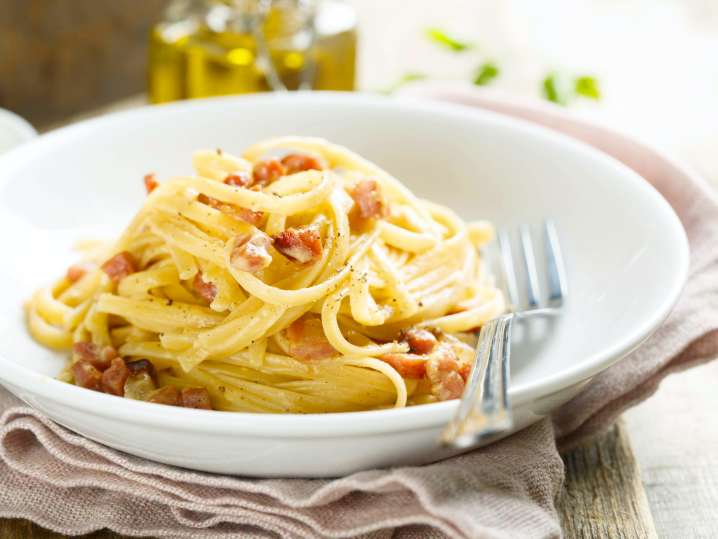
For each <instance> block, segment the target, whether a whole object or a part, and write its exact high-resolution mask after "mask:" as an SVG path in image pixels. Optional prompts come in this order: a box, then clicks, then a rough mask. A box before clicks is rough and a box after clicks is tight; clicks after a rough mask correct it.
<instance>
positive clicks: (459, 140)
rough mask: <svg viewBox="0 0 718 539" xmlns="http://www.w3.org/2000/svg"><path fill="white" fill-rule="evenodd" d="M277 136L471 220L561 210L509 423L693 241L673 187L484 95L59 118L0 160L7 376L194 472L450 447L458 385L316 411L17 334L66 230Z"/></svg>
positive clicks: (566, 390) (661, 300)
mask: <svg viewBox="0 0 718 539" xmlns="http://www.w3.org/2000/svg"><path fill="white" fill-rule="evenodd" d="M286 134H302V135H315V136H321V137H326V138H328V139H330V140H332V141H335V142H338V143H341V144H344V145H346V146H348V147H349V148H352V149H354V150H356V151H357V152H359V153H360V154H362V155H364V156H366V157H368V158H370V159H372V160H374V161H376V162H377V163H378V164H380V165H382V166H384V167H385V168H386V169H387V170H389V171H390V172H392V173H394V174H395V175H396V176H397V177H399V178H400V179H402V180H403V181H404V182H405V183H407V184H408V185H409V186H410V187H411V188H412V189H414V190H415V191H416V192H417V193H419V194H420V195H422V196H424V197H428V198H431V199H434V200H437V201H439V202H441V203H444V204H447V205H448V206H451V207H453V208H455V209H456V210H458V211H459V212H460V213H461V214H463V216H464V217H467V218H488V219H491V220H492V221H494V222H495V223H496V224H497V225H500V226H511V225H515V224H516V223H519V222H528V223H536V224H538V223H540V221H541V219H543V218H544V217H546V216H550V217H552V218H553V219H554V220H555V222H556V225H557V227H558V230H559V234H560V236H561V239H562V243H563V247H564V250H565V253H566V258H567V271H568V277H569V286H570V297H569V301H568V305H567V306H566V312H565V315H564V316H563V317H561V318H560V319H559V320H558V322H557V323H556V325H555V328H554V330H553V331H552V332H551V334H550V335H549V336H547V337H546V338H545V339H543V340H542V341H541V342H534V343H533V344H529V345H524V346H520V347H516V350H515V353H514V356H513V364H512V380H511V387H510V396H511V400H512V404H513V408H514V414H515V419H516V429H519V428H522V427H525V426H527V425H529V424H530V423H532V422H534V421H536V420H538V419H539V418H541V417H544V416H545V415H546V414H548V413H549V412H550V411H551V410H553V409H554V408H556V407H557V406H559V405H560V404H562V403H564V402H566V401H567V400H568V399H570V398H571V397H572V396H574V395H575V394H576V393H577V392H578V391H579V390H580V388H581V387H583V385H584V384H586V383H590V380H591V377H592V376H594V375H595V374H597V373H598V372H600V371H602V370H604V369H605V368H607V367H608V366H609V365H611V364H612V363H613V362H615V361H618V360H619V359H620V358H622V357H623V356H625V355H626V354H627V353H628V352H630V351H631V350H633V349H634V348H635V347H636V346H638V345H639V344H640V343H641V342H642V341H643V340H644V339H645V338H646V337H648V335H650V334H651V332H652V331H654V330H655V329H656V328H657V327H658V326H659V325H660V323H661V322H662V321H663V320H664V319H665V318H666V316H667V315H668V313H669V311H670V309H671V307H672V306H673V304H674V303H675V301H676V299H677V297H678V295H679V293H680V291H681V289H682V287H683V284H684V281H685V278H686V273H687V268H688V247H687V241H686V237H685V233H684V231H683V228H682V227H681V224H680V222H679V220H678V218H677V217H676V215H675V214H674V212H673V211H672V209H671V208H670V206H669V205H668V204H667V203H666V201H665V200H664V199H663V198H661V196H660V195H659V194H658V193H657V192H656V191H655V190H654V189H653V188H652V187H651V186H650V185H649V184H648V183H646V182H645V181H644V180H643V179H642V178H641V177H639V176H638V175H637V174H635V173H634V172H632V171H631V170H629V169H628V168H626V167H625V166H623V165H621V164H620V163H618V162H617V161H615V160H613V159H612V158H609V157H608V156H606V155H604V154H602V153H600V152H598V151H595V150H593V149H591V148H589V147H588V146H586V145H584V144H581V143H578V142H575V141H573V140H570V139H568V138H566V137H563V136H560V135H558V134H556V133H554V132H551V131H548V130H546V129H542V128H539V127H536V126H533V125H530V124H528V123H524V122H521V121H518V120H513V119H510V118H507V117H503V116H500V115H497V114H493V113H489V112H485V111H480V110H471V109H468V108H461V107H456V106H452V105H442V104H429V103H421V102H411V101H398V100H392V99H389V98H380V97H372V96H365V95H358V94H321V93H314V94H292V95H261V96H251V97H232V98H221V99H212V100H205V101H193V102H188V103H180V104H174V105H169V106H161V107H146V108H142V109H138V110H134V111H131V112H125V113H120V114H113V115H110V116H106V117H104V118H100V119H96V120H91V121H88V122H83V123H81V124H77V125H75V126H72V127H68V128H65V129H61V130H59V131H55V132H53V133H51V134H48V135H44V136H41V137H40V138H39V139H37V140H36V141H34V142H31V143H29V144H26V145H24V146H23V147H21V148H18V149H16V150H14V151H12V152H11V153H9V154H7V155H5V156H3V157H1V158H0V227H1V228H0V230H2V231H3V233H2V237H1V239H0V249H1V252H3V253H4V254H5V257H4V263H3V264H1V265H0V296H1V297H2V298H3V302H2V305H1V307H0V381H2V383H3V384H4V385H5V386H7V387H8V388H9V389H10V390H11V391H12V392H13V393H15V394H16V395H17V396H19V397H20V398H22V399H23V400H25V401H26V402H27V403H29V404H30V405H32V406H34V407H36V408H37V409H39V410H41V411H42V412H43V413H45V414H47V415H48V416H50V417H51V418H53V419H54V420H55V421H57V422H58V423H61V424H63V425H65V426H67V427H69V428H71V429H72V430H75V431H77V432H80V433H82V434H84V435H86V436H88V437H89V438H92V439H94V440H98V441H100V442H102V443H105V444H107V445H109V446H112V447H115V448H118V449H121V450H124V451H126V452H128V453H132V454H135V455H140V456H143V457H147V458H150V459H153V460H157V461H161V462H165V463H170V464H175V465H179V466H184V467H187V468H194V469H198V470H207V471H212V472H222V473H230V474H242V475H250V476H304V477H320V476H336V475H341V474H346V473H349V472H353V471H356V470H362V469H368V468H373V467H380V466H389V465H399V464H410V463H423V462H428V461H432V460H437V459H440V458H442V457H446V456H448V455H449V454H450V453H447V452H446V451H444V450H442V449H440V448H439V447H438V443H437V439H438V435H439V433H440V431H441V429H442V427H443V426H444V424H445V423H446V422H447V421H448V420H449V418H450V417H451V415H452V413H453V412H454V410H455V409H456V405H457V402H456V401H453V402H443V403H438V404H431V405H426V406H418V407H413V408H407V409H401V410H386V411H373V412H357V413H345V414H326V415H256V414H247V413H226V412H205V411H197V410H187V409H181V408H173V407H168V406H161V405H154V404H148V403H143V402H136V401H129V400H120V399H119V398H117V397H113V396H109V395H105V394H100V393H95V392H92V391H87V390H85V389H81V388H79V387H75V386H71V385H68V384H64V383H61V382H58V381H56V380H54V379H53V376H54V375H56V374H57V373H58V371H59V370H60V368H61V366H62V365H63V362H64V358H63V357H61V356H60V355H57V354H54V353H52V352H49V351H48V350H46V349H44V348H43V347H41V346H39V345H38V344H36V343H35V342H33V340H32V339H31V338H30V337H29V335H28V333H27V331H26V329H25V325H24V321H23V315H22V309H21V304H22V302H23V301H24V300H25V299H26V298H28V297H29V296H30V294H31V292H32V291H33V290H34V289H35V288H36V287H38V286H39V285H41V284H45V283H47V282H49V281H50V280H51V279H53V278H54V277H56V276H57V275H58V274H59V273H60V272H62V271H64V269H65V268H66V267H67V265H68V264H69V263H70V262H71V261H72V260H73V256H74V255H73V254H72V252H71V250H70V245H71V244H72V242H73V241H74V240H76V239H78V238H81V237H88V236H89V237H98V236H103V235H105V234H109V233H116V232H118V231H119V230H120V229H121V227H122V226H123V224H124V223H126V222H128V220H129V219H130V217H131V215H132V214H133V213H134V212H135V211H136V210H137V209H138V208H139V206H140V204H141V203H142V200H143V198H144V193H143V189H142V187H141V178H142V175H143V174H145V173H146V172H148V171H155V172H157V173H158V174H159V175H160V176H161V177H166V176H168V175H171V174H180V173H183V172H187V171H188V170H189V168H190V156H191V153H192V151H193V150H195V149H197V148H214V147H221V148H223V149H226V150H228V151H234V152H239V151H240V150H241V149H242V148H243V147H245V146H246V145H248V144H250V143H252V142H255V141H257V140H259V139H263V138H265V137H271V136H276V135H286Z"/></svg>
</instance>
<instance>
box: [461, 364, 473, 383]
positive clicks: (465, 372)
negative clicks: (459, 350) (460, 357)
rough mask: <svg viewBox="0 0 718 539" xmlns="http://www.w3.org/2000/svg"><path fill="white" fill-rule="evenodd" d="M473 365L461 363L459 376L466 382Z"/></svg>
mask: <svg viewBox="0 0 718 539" xmlns="http://www.w3.org/2000/svg"><path fill="white" fill-rule="evenodd" d="M471 367H473V365H472V364H471V363H459V376H461V379H462V380H463V381H464V383H466V382H468V381H469V375H470V374H471Z"/></svg>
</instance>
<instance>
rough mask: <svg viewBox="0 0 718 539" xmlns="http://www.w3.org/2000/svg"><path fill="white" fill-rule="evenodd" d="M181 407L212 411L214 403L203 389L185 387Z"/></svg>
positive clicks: (181, 393)
mask: <svg viewBox="0 0 718 539" xmlns="http://www.w3.org/2000/svg"><path fill="white" fill-rule="evenodd" d="M180 406H184V407H185V408H197V409H199V410H211V409H212V401H211V400H210V398H209V392H208V391H207V390H206V389H205V388H203V387H184V388H182V391H181V392H180Z"/></svg>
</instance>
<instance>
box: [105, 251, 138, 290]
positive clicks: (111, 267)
mask: <svg viewBox="0 0 718 539" xmlns="http://www.w3.org/2000/svg"><path fill="white" fill-rule="evenodd" d="M101 268H102V271H104V272H105V273H106V274H107V275H108V276H109V277H110V280H112V282H114V283H119V282H120V281H121V280H122V279H124V278H125V277H127V276H128V275H130V274H132V273H134V272H135V271H137V269H136V266H135V262H134V260H133V259H132V255H131V254H130V253H128V252H127V251H122V252H121V253H117V254H116V255H115V256H113V257H112V258H110V259H109V260H107V261H106V262H105V263H104V264H102V266H101Z"/></svg>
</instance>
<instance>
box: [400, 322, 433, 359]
mask: <svg viewBox="0 0 718 539" xmlns="http://www.w3.org/2000/svg"><path fill="white" fill-rule="evenodd" d="M404 340H405V341H406V342H407V344H408V345H409V349H410V350H411V351H412V352H413V353H415V354H420V355H421V354H430V353H431V352H432V351H433V350H434V347H435V346H436V345H437V344H438V343H439V341H438V340H437V339H436V337H435V336H434V334H433V333H432V332H431V331H429V330H427V329H421V328H411V329H409V330H407V331H406V332H404Z"/></svg>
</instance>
